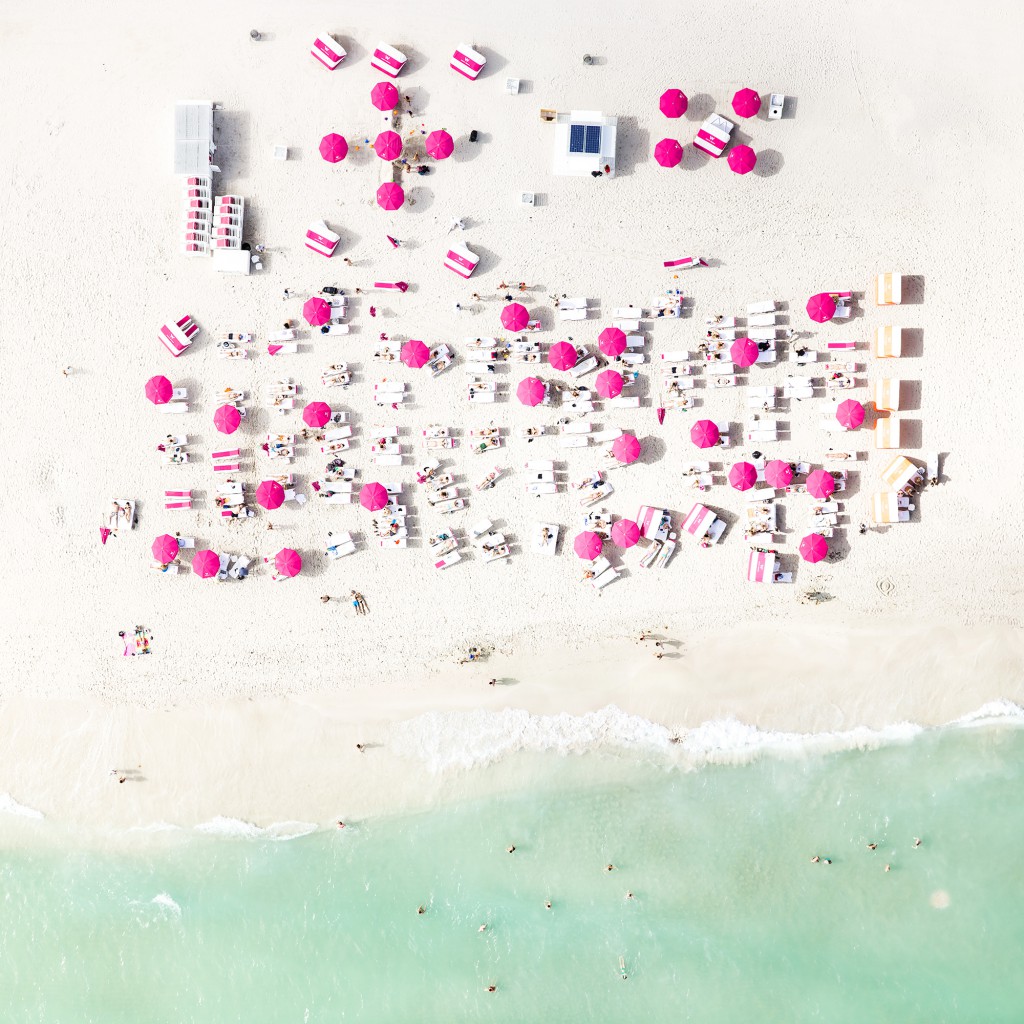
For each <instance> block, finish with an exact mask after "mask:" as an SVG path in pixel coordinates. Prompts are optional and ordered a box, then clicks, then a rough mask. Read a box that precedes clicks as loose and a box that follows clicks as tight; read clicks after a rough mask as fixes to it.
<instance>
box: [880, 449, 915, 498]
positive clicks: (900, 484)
mask: <svg viewBox="0 0 1024 1024" xmlns="http://www.w3.org/2000/svg"><path fill="white" fill-rule="evenodd" d="M920 474H921V470H920V469H919V468H918V467H917V466H915V465H914V463H913V462H911V461H910V459H908V458H907V457H906V456H905V455H897V456H896V458H895V459H893V460H892V462H890V463H889V465H888V466H886V467H885V469H883V470H882V472H881V473H879V476H880V477H881V478H882V483H883V484H885V486H886V487H888V488H889V489H890V490H892V491H899V490H902V489H903V488H904V487H906V486H907V484H909V483H910V481H911V480H913V479H914V478H915V477H917V476H920Z"/></svg>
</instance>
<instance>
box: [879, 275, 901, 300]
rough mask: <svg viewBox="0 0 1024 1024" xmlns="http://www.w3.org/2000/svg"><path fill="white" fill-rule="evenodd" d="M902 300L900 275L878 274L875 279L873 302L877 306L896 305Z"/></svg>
mask: <svg viewBox="0 0 1024 1024" xmlns="http://www.w3.org/2000/svg"><path fill="white" fill-rule="evenodd" d="M902 301H903V277H902V275H900V274H879V275H878V278H877V280H876V281H875V304H876V305H878V306H898V305H899V304H900V303H901V302H902Z"/></svg>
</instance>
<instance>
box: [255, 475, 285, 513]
mask: <svg viewBox="0 0 1024 1024" xmlns="http://www.w3.org/2000/svg"><path fill="white" fill-rule="evenodd" d="M256 500H257V501H258V502H259V504H260V506H261V507H262V508H265V509H267V510H268V511H273V510H274V509H275V508H280V507H281V506H282V505H283V504H284V488H283V487H282V486H281V485H280V484H279V483H278V482H277V481H276V480H264V481H262V482H261V483H260V485H259V487H257V488H256Z"/></svg>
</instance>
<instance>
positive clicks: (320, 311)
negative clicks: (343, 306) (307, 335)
mask: <svg viewBox="0 0 1024 1024" xmlns="http://www.w3.org/2000/svg"><path fill="white" fill-rule="evenodd" d="M302 315H303V316H304V317H305V318H306V323H307V324H309V326H310V327H320V326H321V325H323V324H325V323H327V321H328V320H330V319H331V307H330V304H329V303H328V302H327V300H326V299H321V298H318V297H314V298H312V299H306V301H305V302H304V303H303V304H302Z"/></svg>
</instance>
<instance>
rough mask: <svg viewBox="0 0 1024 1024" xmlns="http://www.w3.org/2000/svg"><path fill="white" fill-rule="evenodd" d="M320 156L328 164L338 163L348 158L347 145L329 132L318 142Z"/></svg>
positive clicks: (342, 138) (340, 137) (335, 133)
mask: <svg viewBox="0 0 1024 1024" xmlns="http://www.w3.org/2000/svg"><path fill="white" fill-rule="evenodd" d="M320 155H321V156H322V157H323V158H324V159H325V160H326V161H327V162H328V163H329V164H336V163H340V162H341V161H342V160H344V159H345V157H346V156H348V143H347V142H346V141H345V139H344V137H343V136H341V135H339V134H338V133H337V132H331V133H330V134H329V135H325V136H324V137H323V138H322V139H321V140H320Z"/></svg>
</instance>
